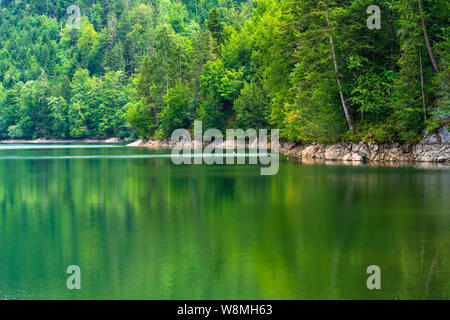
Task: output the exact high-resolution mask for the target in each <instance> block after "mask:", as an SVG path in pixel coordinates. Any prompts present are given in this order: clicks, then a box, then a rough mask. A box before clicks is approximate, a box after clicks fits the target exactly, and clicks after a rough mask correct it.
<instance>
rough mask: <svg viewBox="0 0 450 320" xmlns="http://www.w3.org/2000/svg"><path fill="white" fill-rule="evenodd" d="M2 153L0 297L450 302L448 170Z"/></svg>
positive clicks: (64, 151)
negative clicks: (73, 284) (376, 285)
mask: <svg viewBox="0 0 450 320" xmlns="http://www.w3.org/2000/svg"><path fill="white" fill-rule="evenodd" d="M2 147H3V146H2V145H0V298H2V299H352V298H355V299H382V298H384V299H449V298H450V281H449V278H450V211H449V210H448V208H449V206H450V192H449V185H450V170H448V168H445V167H444V168H432V169H426V170H425V169H417V168H412V167H400V168H392V167H382V166H378V167H370V166H339V165H338V166H327V165H322V164H314V165H313V164H311V165H305V164H300V163H297V162H294V161H290V160H287V159H286V158H285V157H282V160H281V162H280V169H279V172H278V174H277V175H275V176H261V175H260V170H259V169H260V166H254V165H213V166H208V165H181V166H176V165H174V164H172V162H171V160H170V158H169V156H168V155H169V153H170V152H169V151H152V150H148V149H144V148H131V147H125V146H123V145H97V146H93V145H77V146H74V145H70V144H69V145H61V147H55V145H52V148H50V147H48V146H45V145H44V146H43V147H42V146H41V145H39V148H29V147H27V145H22V147H20V148H9V149H8V148H2ZM8 147H12V146H11V145H8ZM69 265H78V266H80V268H81V278H82V280H81V290H68V289H67V287H66V280H67V277H68V276H69V275H67V274H66V269H67V267H68V266H69ZM370 265H378V266H380V268H381V285H382V289H381V290H368V289H367V287H366V280H367V278H368V276H369V275H368V274H367V273H366V269H367V267H368V266H370Z"/></svg>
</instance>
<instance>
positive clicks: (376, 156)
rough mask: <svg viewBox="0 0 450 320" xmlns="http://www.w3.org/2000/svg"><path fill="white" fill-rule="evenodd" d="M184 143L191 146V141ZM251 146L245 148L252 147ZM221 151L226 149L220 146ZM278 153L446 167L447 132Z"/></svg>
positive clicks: (290, 145) (293, 147)
mask: <svg viewBox="0 0 450 320" xmlns="http://www.w3.org/2000/svg"><path fill="white" fill-rule="evenodd" d="M186 143H189V144H191V145H192V144H193V143H192V142H191V141H188V142H186ZM128 146H131V147H146V148H150V149H171V148H173V146H174V144H173V143H171V142H170V141H169V140H137V141H135V142H133V143H131V144H129V145H128ZM255 146H256V143H255V144H252V145H250V146H248V145H247V147H250V148H252V147H255ZM221 147H223V148H224V149H226V148H228V146H227V145H226V144H225V143H224V144H223V145H222V146H221ZM280 153H282V154H284V155H287V156H290V157H295V158H298V159H301V160H302V161H309V162H310V161H311V160H321V161H340V162H435V163H450V132H449V131H448V130H447V128H442V129H441V130H439V132H438V133H435V134H430V135H427V136H426V137H425V138H424V139H423V140H422V141H420V142H419V143H417V144H400V143H384V144H377V143H369V142H359V143H349V142H341V143H335V144H331V145H324V144H307V145H305V144H298V143H294V142H289V141H280Z"/></svg>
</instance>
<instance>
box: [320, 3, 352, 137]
mask: <svg viewBox="0 0 450 320" xmlns="http://www.w3.org/2000/svg"><path fill="white" fill-rule="evenodd" d="M325 17H326V20H327V28H328V34H329V37H330V46H331V56H332V58H333V63H334V71H335V73H336V82H337V85H338V89H339V96H340V97H341V103H342V108H343V109H344V114H345V119H346V120H347V124H348V128H349V129H350V131H351V133H353V134H354V133H355V130H353V123H352V119H351V117H350V113H349V112H348V108H347V104H346V103H345V98H344V93H343V92H342V89H341V84H342V83H341V78H340V77H339V69H338V65H337V60H336V52H335V50H334V43H333V36H332V35H331V30H330V20H329V19H328V9H327V8H326V7H325Z"/></svg>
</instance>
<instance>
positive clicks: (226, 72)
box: [0, 0, 450, 142]
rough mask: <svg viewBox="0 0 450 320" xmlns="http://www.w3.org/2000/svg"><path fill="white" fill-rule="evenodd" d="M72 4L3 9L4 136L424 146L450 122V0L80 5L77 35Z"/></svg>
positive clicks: (0, 98) (124, 0) (112, 1)
mask: <svg viewBox="0 0 450 320" xmlns="http://www.w3.org/2000/svg"><path fill="white" fill-rule="evenodd" d="M72 4H73V3H71V2H70V1H66V0H47V1H38V0H22V1H12V0H3V1H2V3H1V6H0V10H1V11H0V138H1V139H12V138H22V139H32V138H42V137H45V138H106V137H113V136H114V137H120V138H124V139H133V138H137V137H139V138H167V137H169V136H170V134H171V132H172V131H173V130H174V129H176V128H187V129H190V128H191V127H192V124H193V122H194V120H197V119H198V120H202V121H203V123H204V128H205V129H206V128H218V129H224V128H233V127H239V128H243V129H246V128H255V129H258V128H279V129H280V132H281V137H282V138H285V139H289V140H292V141H300V142H332V141H337V140H352V141H358V140H368V141H377V142H385V141H406V142H413V141H416V140H417V139H419V138H420V136H421V134H423V133H424V132H430V131H433V130H435V129H437V128H439V127H441V126H442V125H445V124H448V122H449V112H450V110H449V105H450V98H449V89H448V86H449V76H450V74H449V70H448V65H449V53H448V52H449V46H450V43H449V41H450V40H449V31H450V29H449V24H448V16H449V7H450V5H449V3H448V1H445V0H433V1H431V0H390V1H385V0H383V1H381V0H346V1H333V0H321V1H316V0H296V1H293V0H245V1H243V0H208V1H206V0H153V1H149V0H108V1H88V0H80V1H79V2H78V6H79V8H80V13H81V20H80V21H79V22H80V23H79V28H73V27H72V26H71V24H70V23H68V21H69V20H68V19H69V14H68V13H67V8H68V7H69V6H71V5H72ZM373 5H376V6H378V8H379V9H380V11H379V12H380V16H379V18H378V17H375V16H374V15H376V13H375V11H371V10H368V8H369V7H371V6H373ZM368 19H371V20H370V21H369V22H368ZM374 19H378V22H379V26H378V27H379V28H377V25H376V24H373V22H374ZM371 23H372V24H373V25H370V24H371Z"/></svg>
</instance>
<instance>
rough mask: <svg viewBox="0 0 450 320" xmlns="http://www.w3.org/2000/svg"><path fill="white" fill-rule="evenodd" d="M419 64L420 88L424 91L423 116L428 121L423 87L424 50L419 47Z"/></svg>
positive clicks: (423, 94)
mask: <svg viewBox="0 0 450 320" xmlns="http://www.w3.org/2000/svg"><path fill="white" fill-rule="evenodd" d="M419 64H420V89H421V92H422V106H423V117H424V119H425V121H427V106H426V104H425V90H424V89H423V68H422V52H420V49H419Z"/></svg>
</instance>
